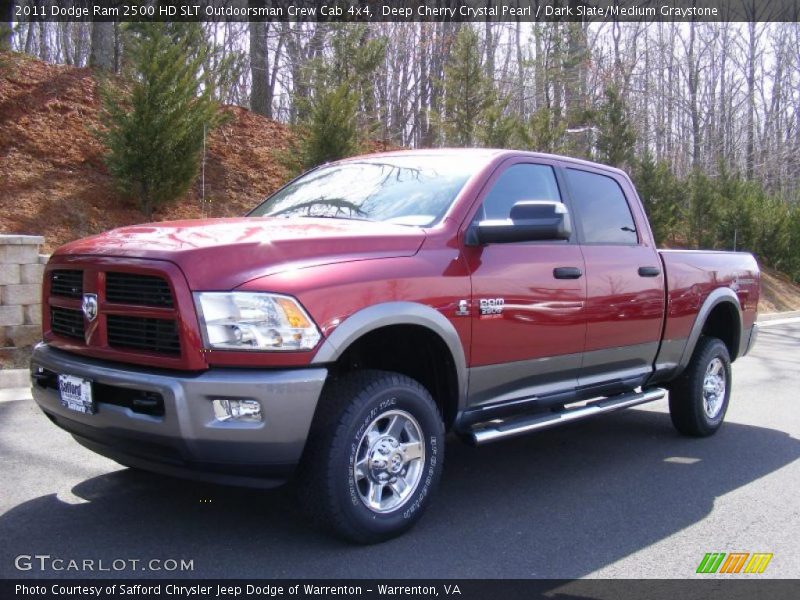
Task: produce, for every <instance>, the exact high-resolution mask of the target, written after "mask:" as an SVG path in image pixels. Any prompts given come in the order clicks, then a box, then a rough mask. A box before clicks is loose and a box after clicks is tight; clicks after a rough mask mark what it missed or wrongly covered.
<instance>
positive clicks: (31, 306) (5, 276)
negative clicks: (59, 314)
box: [0, 234, 49, 348]
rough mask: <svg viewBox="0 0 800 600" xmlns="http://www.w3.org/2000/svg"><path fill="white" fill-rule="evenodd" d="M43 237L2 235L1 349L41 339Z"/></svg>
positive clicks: (24, 344)
mask: <svg viewBox="0 0 800 600" xmlns="http://www.w3.org/2000/svg"><path fill="white" fill-rule="evenodd" d="M43 243H44V238H43V237H40V236H38V235H5V234H0V348H9V347H10V348H21V347H23V346H29V345H31V344H34V343H36V342H37V341H39V340H40V339H41V337H42V331H41V324H42V305H41V302H42V275H43V274H44V265H45V263H46V262H47V259H48V258H49V256H46V255H41V254H39V249H40V248H41V246H42V244H43Z"/></svg>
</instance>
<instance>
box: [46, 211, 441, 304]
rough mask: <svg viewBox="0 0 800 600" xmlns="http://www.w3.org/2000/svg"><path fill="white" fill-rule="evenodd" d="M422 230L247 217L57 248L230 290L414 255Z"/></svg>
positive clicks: (111, 234)
mask: <svg viewBox="0 0 800 600" xmlns="http://www.w3.org/2000/svg"><path fill="white" fill-rule="evenodd" d="M424 239H425V234H424V232H423V231H422V230H421V229H419V228H416V227H407V226H402V225H393V224H390V223H380V222H373V221H357V220H347V219H308V218H303V219H285V218H276V217H247V218H236V219H203V220H199V219H198V220H191V221H167V222H163V223H148V224H145V225H134V226H130V227H122V228H119V229H113V230H111V231H108V232H106V233H102V234H99V235H95V236H92V237H88V238H84V239H81V240H78V241H75V242H72V243H69V244H67V245H65V246H62V247H61V248H59V249H58V250H57V251H56V252H55V255H56V256H78V255H90V256H103V257H113V256H118V257H125V258H146V259H151V260H167V261H170V262H173V263H175V264H177V265H178V266H179V267H180V268H181V270H182V271H183V273H184V274H185V275H186V278H187V280H188V282H189V286H190V288H191V289H193V290H229V289H233V288H235V287H238V286H240V285H242V284H243V283H245V282H247V281H250V280H251V279H255V278H257V277H264V276H266V275H273V274H275V273H280V272H282V271H286V270H289V269H302V268H305V267H310V266H320V265H326V264H335V263H341V262H349V261H355V260H366V259H374V258H392V257H400V256H413V255H414V254H416V252H417V251H418V250H419V248H420V246H421V245H422V242H423V241H424Z"/></svg>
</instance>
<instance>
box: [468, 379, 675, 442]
mask: <svg viewBox="0 0 800 600" xmlns="http://www.w3.org/2000/svg"><path fill="white" fill-rule="evenodd" d="M666 395H667V391H666V390H665V389H662V388H651V389H649V390H644V391H641V392H631V393H628V394H620V395H619V396H611V397H609V398H602V399H600V400H595V401H593V402H589V403H587V404H584V405H583V406H580V407H577V408H567V409H564V410H562V411H560V412H556V413H547V414H544V415H542V414H538V415H533V416H527V417H526V416H522V417H519V416H518V417H515V418H513V419H508V420H503V421H499V422H496V421H490V422H488V423H479V424H477V425H476V426H475V427H473V428H472V430H471V431H470V432H469V433H468V434H467V437H468V440H469V441H470V442H472V443H473V444H475V445H476V446H479V445H481V444H487V443H489V442H494V441H497V440H502V439H506V438H510V437H515V436H518V435H522V434H524V433H530V432H531V431H539V430H540V429H548V428H550V427H557V426H559V425H565V424H566V423H571V422H572V421H579V420H581V419H586V418H588V417H593V416H595V415H600V414H603V413H609V412H613V411H615V410H620V409H623V408H628V407H630V406H636V405H637V404H644V403H645V402H653V401H654V400H661V399H662V398H663V397H664V396H666Z"/></svg>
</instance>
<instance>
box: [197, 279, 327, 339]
mask: <svg viewBox="0 0 800 600" xmlns="http://www.w3.org/2000/svg"><path fill="white" fill-rule="evenodd" d="M194 302H195V304H196V305H197V312H198V315H199V317H200V326H201V328H202V330H203V337H204V341H205V345H206V347H207V348H218V349H220V350H310V349H311V348H314V347H315V346H316V345H317V342H319V340H320V337H321V335H320V332H319V329H317V326H316V325H315V324H314V322H313V321H312V320H311V317H309V316H308V314H307V313H306V311H305V310H303V307H302V306H300V304H299V303H298V302H297V300H295V299H294V298H290V297H288V296H279V295H277V294H265V293H259V292H196V293H195V294H194Z"/></svg>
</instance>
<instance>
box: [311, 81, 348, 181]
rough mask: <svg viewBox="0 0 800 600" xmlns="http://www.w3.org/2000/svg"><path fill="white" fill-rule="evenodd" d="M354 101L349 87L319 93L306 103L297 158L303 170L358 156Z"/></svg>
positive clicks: (341, 86)
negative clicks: (306, 117) (307, 107)
mask: <svg viewBox="0 0 800 600" xmlns="http://www.w3.org/2000/svg"><path fill="white" fill-rule="evenodd" d="M358 148H359V131H358V122H357V101H356V97H355V95H354V94H353V93H352V92H351V89H350V86H349V85H347V84H341V85H339V86H338V87H336V88H334V89H332V90H325V89H319V90H317V91H316V93H315V95H314V98H313V100H312V101H311V102H310V111H309V116H308V120H307V122H306V127H305V132H304V134H303V135H302V138H301V141H300V154H299V158H300V161H301V166H302V167H303V168H304V169H310V168H311V167H315V166H317V165H319V164H322V163H325V162H329V161H333V160H338V159H340V158H345V157H347V156H352V155H353V154H356V153H357V152H358Z"/></svg>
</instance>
